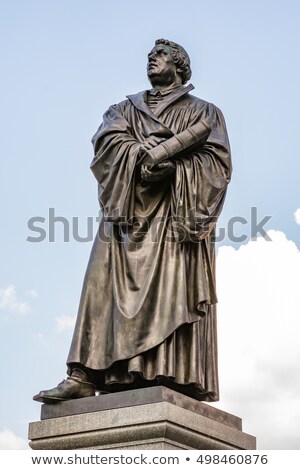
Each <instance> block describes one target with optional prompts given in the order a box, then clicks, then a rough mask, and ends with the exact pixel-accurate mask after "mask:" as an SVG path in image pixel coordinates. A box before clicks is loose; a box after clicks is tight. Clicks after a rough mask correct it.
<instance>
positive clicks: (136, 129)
mask: <svg viewBox="0 0 300 470" xmlns="http://www.w3.org/2000/svg"><path fill="white" fill-rule="evenodd" d="M193 88H194V87H193V86H192V85H189V86H187V87H180V88H179V89H177V90H175V91H173V92H172V93H170V94H169V95H168V96H167V97H165V99H164V100H163V101H162V102H161V103H159V105H158V107H157V108H156V110H155V114H153V113H152V112H151V111H150V109H149V107H148V106H147V99H146V96H147V94H146V93H147V92H141V93H138V94H136V95H132V96H128V99H127V100H125V101H123V102H121V103H120V104H118V105H114V106H111V107H110V108H109V110H108V111H107V112H106V113H105V114H104V117H103V123H102V125H101V126H100V128H99V129H98V131H97V133H96V134H95V136H94V137H93V140H92V141H93V144H94V149H95V158H94V160H93V162H92V165H91V168H92V171H93V172H94V174H95V176H96V178H97V180H98V183H99V201H100V205H101V209H102V212H103V218H102V221H101V223H100V228H99V233H98V236H97V237H96V239H95V243H94V246H93V249H92V253H91V257H90V261H89V264H88V268H87V272H86V276H85V281H84V285H83V291H82V296H81V301H80V306H79V313H78V317H77V322H76V326H75V331H74V336H73V341H72V344H71V348H70V353H69V357H68V361H67V363H68V366H69V370H70V369H72V367H74V366H76V365H78V364H79V365H80V366H81V367H83V368H84V370H85V371H86V372H87V373H88V375H89V376H90V378H91V379H92V380H93V381H94V383H95V384H96V385H97V387H98V388H99V389H100V390H103V391H115V390H125V389H128V388H136V387H145V386H148V385H155V384H165V385H167V386H170V387H172V388H175V389H178V390H181V391H182V392H183V393H187V394H189V395H191V396H194V397H195V398H197V399H199V400H210V401H215V400H218V396H219V390H218V371H217V332H216V310H215V304H216V302H217V296H216V288H215V266H214V264H215V249H214V243H213V241H212V237H213V233H214V227H215V224H216V221H217V218H218V216H219V214H220V211H221V209H222V206H223V202H224V197H225V193H226V187H227V184H228V182H229V180H230V174H231V161H230V148H229V142H228V138H227V132H226V127H225V122H224V119H223V116H222V113H221V112H220V110H219V109H218V108H216V107H215V106H214V105H212V104H210V103H207V102H205V101H203V100H201V99H199V98H196V97H195V96H192V95H190V94H189V91H190V90H191V89H193ZM204 117H205V118H206V119H209V120H210V121H211V122H212V123H213V128H212V132H211V133H210V135H209V137H208V138H207V141H206V142H205V143H204V144H202V145H201V146H200V147H197V149H194V150H193V151H190V152H186V153H185V154H184V155H181V156H180V157H179V158H177V159H174V160H173V161H174V162H175V164H176V172H175V174H174V176H172V177H171V178H169V179H168V180H167V181H166V180H164V181H160V182H157V183H154V182H152V183H150V182H149V183H145V182H141V179H140V167H139V163H140V162H139V150H140V147H141V145H142V144H143V142H145V140H146V139H147V138H149V137H151V136H161V137H164V138H169V137H172V136H173V135H174V134H177V133H179V132H181V131H183V130H185V129H186V128H187V127H190V126H192V125H193V124H195V123H196V122H198V121H199V120H201V119H202V118H204Z"/></svg>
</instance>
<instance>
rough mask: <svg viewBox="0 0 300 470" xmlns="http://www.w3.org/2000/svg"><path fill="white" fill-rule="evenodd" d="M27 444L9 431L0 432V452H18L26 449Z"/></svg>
mask: <svg viewBox="0 0 300 470" xmlns="http://www.w3.org/2000/svg"><path fill="white" fill-rule="evenodd" d="M28 448H29V447H28V444H27V441H26V440H25V439H23V438H22V437H19V436H16V434H15V433H14V432H13V431H11V429H7V428H5V429H3V431H1V432H0V449H1V450H20V449H28Z"/></svg>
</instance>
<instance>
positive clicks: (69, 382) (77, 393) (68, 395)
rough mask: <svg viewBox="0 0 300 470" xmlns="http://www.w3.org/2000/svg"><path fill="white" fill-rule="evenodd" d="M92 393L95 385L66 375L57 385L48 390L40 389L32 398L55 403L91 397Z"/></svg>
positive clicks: (93, 393)
mask: <svg viewBox="0 0 300 470" xmlns="http://www.w3.org/2000/svg"><path fill="white" fill-rule="evenodd" d="M94 395H95V386H94V385H93V384H91V383H90V382H83V381H81V380H77V379H74V378H73V377H68V378H67V379H66V380H63V381H62V382H61V383H60V384H58V386H57V387H54V388H51V389H50V390H42V391H41V392H40V393H38V394H37V395H35V396H34V397H33V400H35V401H40V402H42V403H57V402H59V401H65V400H73V399H75V398H84V397H93V396H94Z"/></svg>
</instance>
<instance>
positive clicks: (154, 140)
mask: <svg viewBox="0 0 300 470" xmlns="http://www.w3.org/2000/svg"><path fill="white" fill-rule="evenodd" d="M164 140H166V139H165V138H164V137H157V136H155V135H152V136H151V137H148V139H146V140H145V141H144V142H143V148H145V149H146V150H150V149H153V147H156V146H157V145H159V144H161V143H162V142H163V141H164Z"/></svg>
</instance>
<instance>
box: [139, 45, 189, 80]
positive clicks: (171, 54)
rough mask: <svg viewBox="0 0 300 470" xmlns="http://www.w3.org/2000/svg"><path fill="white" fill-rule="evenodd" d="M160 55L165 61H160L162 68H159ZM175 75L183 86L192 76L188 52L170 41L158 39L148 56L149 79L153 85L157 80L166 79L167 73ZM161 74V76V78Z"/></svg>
mask: <svg viewBox="0 0 300 470" xmlns="http://www.w3.org/2000/svg"><path fill="white" fill-rule="evenodd" d="M159 54H160V55H161V56H162V55H163V56H164V57H162V59H163V60H160V62H161V64H160V65H161V67H158V63H156V64H155V62H158V60H159ZM172 69H173V71H174V73H175V74H176V75H177V79H179V80H180V81H181V84H183V85H184V84H185V83H186V82H187V81H188V80H189V79H190V78H191V75H192V72H191V67H190V58H189V56H188V53H187V52H186V50H185V49H184V48H183V47H182V46H180V45H179V44H176V43H175V42H173V41H169V40H168V39H157V40H156V41H155V46H154V48H153V49H152V51H151V52H150V53H149V55H148V67H147V70H148V77H149V80H150V81H151V83H152V84H155V82H156V80H159V79H162V77H164V79H165V78H166V77H165V76H164V75H166V74H167V73H168V74H169V76H170V74H171V73H172ZM159 74H160V76H159Z"/></svg>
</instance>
